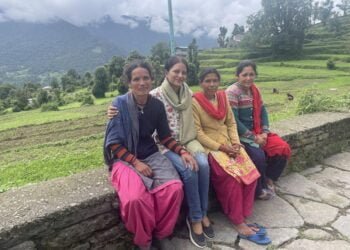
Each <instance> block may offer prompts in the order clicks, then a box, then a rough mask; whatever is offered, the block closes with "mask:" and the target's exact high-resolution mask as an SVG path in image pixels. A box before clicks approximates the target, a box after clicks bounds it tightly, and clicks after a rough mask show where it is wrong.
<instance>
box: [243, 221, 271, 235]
mask: <svg viewBox="0 0 350 250" xmlns="http://www.w3.org/2000/svg"><path fill="white" fill-rule="evenodd" d="M247 226H248V227H250V228H252V227H255V228H258V229H259V230H258V231H255V233H256V234H258V235H265V234H266V232H267V231H266V227H264V226H261V225H259V224H258V223H251V224H247Z"/></svg>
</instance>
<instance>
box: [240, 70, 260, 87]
mask: <svg viewBox="0 0 350 250" xmlns="http://www.w3.org/2000/svg"><path fill="white" fill-rule="evenodd" d="M255 78H256V72H255V71H254V69H253V67H252V66H247V67H244V68H243V70H242V72H241V73H239V75H238V76H237V81H238V82H239V83H240V84H241V85H242V86H243V87H246V88H250V86H252V84H253V83H254V80H255Z"/></svg>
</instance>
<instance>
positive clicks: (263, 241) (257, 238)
mask: <svg viewBox="0 0 350 250" xmlns="http://www.w3.org/2000/svg"><path fill="white" fill-rule="evenodd" d="M239 238H241V239H245V240H249V241H251V242H254V243H255V244H258V245H268V244H270V243H271V239H270V238H269V237H268V236H267V235H265V234H264V235H261V234H253V235H243V234H238V235H237V240H239Z"/></svg>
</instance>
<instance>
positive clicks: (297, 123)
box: [0, 113, 350, 249]
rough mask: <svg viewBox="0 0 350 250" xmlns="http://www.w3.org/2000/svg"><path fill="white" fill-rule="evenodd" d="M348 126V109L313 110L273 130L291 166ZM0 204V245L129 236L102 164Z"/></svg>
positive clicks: (93, 242)
mask: <svg viewBox="0 0 350 250" xmlns="http://www.w3.org/2000/svg"><path fill="white" fill-rule="evenodd" d="M348 124H350V113H318V114H311V115H305V116H299V117H295V118H293V119H289V120H285V121H282V122H278V123H275V124H274V125H273V126H272V131H274V132H277V133H278V134H280V135H281V136H283V137H284V138H285V139H286V140H287V141H288V142H289V143H290V145H291V146H292V150H293V151H294V154H293V156H292V159H291V162H292V165H291V166H292V167H293V168H294V169H295V168H296V167H295V166H297V167H299V168H305V167H307V166H309V165H310V166H311V164H310V163H313V164H312V165H315V161H321V160H323V158H324V157H327V156H329V155H330V154H334V153H336V152H339V151H340V150H341V149H342V148H343V147H346V146H349V141H350V130H349V128H348V126H349V125H348ZM0 204H1V207H0V249H8V248H12V247H14V248H15V249H25V248H22V247H21V246H27V245H30V246H32V249H36V248H39V249H48V248H50V249H59V248H62V247H63V246H64V248H66V249H67V248H69V249H72V248H77V249H78V248H79V249H95V248H104V247H106V246H114V247H116V246H117V249H123V248H125V247H126V246H127V244H128V242H129V240H130V235H128V234H127V233H126V231H125V229H124V228H123V225H122V223H121V222H120V218H119V216H118V204H117V202H116V201H115V194H114V191H113V189H112V188H111V186H110V184H109V182H108V173H107V171H106V169H105V168H101V169H97V170H93V171H87V172H83V173H79V174H76V175H72V176H68V177H64V178H58V179H54V180H50V181H46V182H41V183H38V184H31V185H27V186H24V187H21V188H17V189H12V190H9V191H7V192H5V193H1V194H0ZM211 207H217V206H213V205H212V204H211ZM112 218H113V219H112ZM113 220H115V223H113ZM70 230H71V231H72V233H67V232H70ZM82 230H85V231H86V232H81V231H82ZM113 232H114V233H113ZM123 239H127V240H123ZM124 243H125V244H124Z"/></svg>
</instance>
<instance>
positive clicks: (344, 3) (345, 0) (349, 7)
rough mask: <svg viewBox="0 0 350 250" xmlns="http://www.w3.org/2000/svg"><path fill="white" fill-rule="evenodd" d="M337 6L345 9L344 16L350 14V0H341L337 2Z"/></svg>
mask: <svg viewBox="0 0 350 250" xmlns="http://www.w3.org/2000/svg"><path fill="white" fill-rule="evenodd" d="M336 6H337V7H338V8H339V9H340V10H342V11H343V16H347V15H348V14H349V12H350V0H341V3H340V4H337V5H336Z"/></svg>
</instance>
